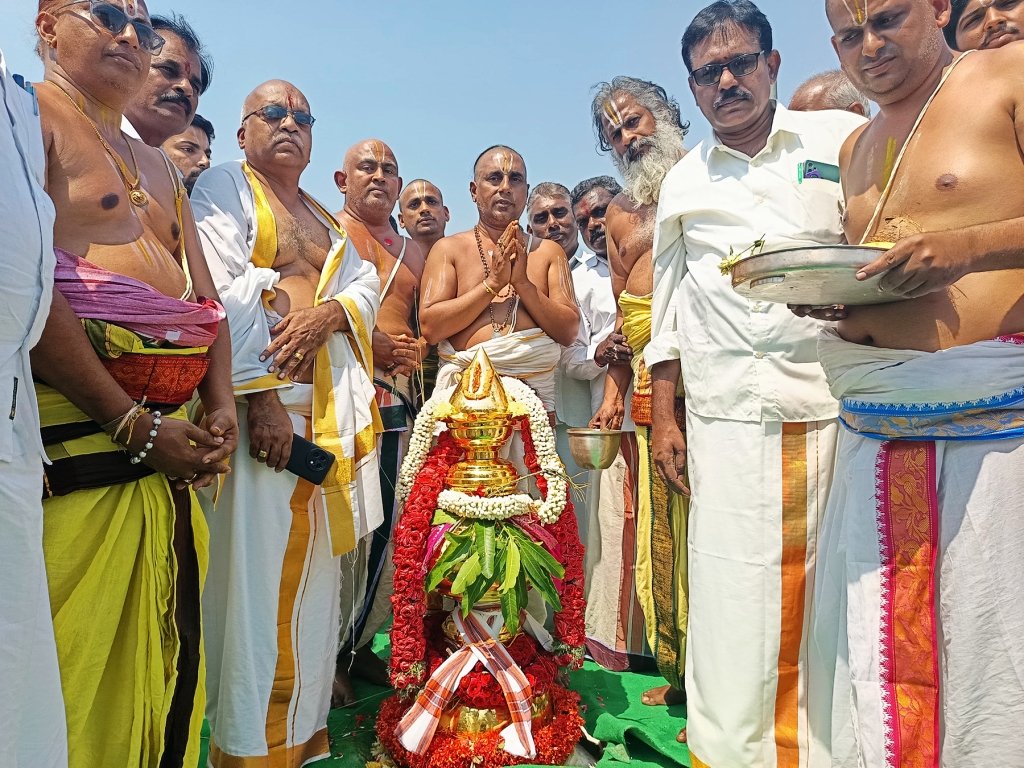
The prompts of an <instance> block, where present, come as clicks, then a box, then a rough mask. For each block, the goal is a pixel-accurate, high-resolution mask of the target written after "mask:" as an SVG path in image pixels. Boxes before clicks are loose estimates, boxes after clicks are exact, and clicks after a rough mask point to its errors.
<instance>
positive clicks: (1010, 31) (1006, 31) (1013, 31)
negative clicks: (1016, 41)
mask: <svg viewBox="0 0 1024 768" xmlns="http://www.w3.org/2000/svg"><path fill="white" fill-rule="evenodd" d="M1002 35H1020V30H1019V29H1017V28H1015V27H1007V26H1002V27H999V28H998V29H994V30H993V31H992V32H991V34H989V35H986V36H985V39H984V41H982V43H981V47H982V48H984V47H985V46H987V45H988V44H989V43H990V42H992V41H993V40H995V39H996V38H997V37H1000V36H1002Z"/></svg>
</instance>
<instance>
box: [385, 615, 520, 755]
mask: <svg viewBox="0 0 1024 768" xmlns="http://www.w3.org/2000/svg"><path fill="white" fill-rule="evenodd" d="M452 619H453V620H454V621H455V626H456V628H457V629H458V631H459V634H460V635H461V637H462V642H463V646H462V648H460V649H459V650H458V651H456V652H455V653H453V654H452V655H451V656H449V657H448V659H447V660H446V661H445V662H444V663H443V664H442V665H441V666H440V667H438V668H437V671H435V672H434V674H433V675H431V676H430V679H429V680H427V684H426V686H425V687H424V688H423V691H422V692H421V693H420V695H419V696H417V697H416V701H415V702H414V703H413V705H412V707H411V708H410V709H409V711H408V712H406V714H405V716H404V717H403V718H402V720H401V722H399V724H398V727H397V728H396V729H395V735H396V736H398V739H399V741H400V742H401V744H402V746H403V747H405V748H406V749H407V750H409V751H410V752H412V753H413V754H416V755H422V754H425V753H426V751H427V750H428V749H429V748H430V743H431V742H432V741H433V740H434V733H435V732H436V731H437V726H438V723H439V722H440V720H441V715H442V713H443V712H444V710H445V707H447V706H448V703H449V702H450V701H451V698H452V696H454V695H455V691H456V690H458V687H459V683H460V682H461V681H462V678H463V677H465V676H466V675H467V674H469V672H470V671H471V670H472V669H473V667H474V666H476V663H477V662H478V661H479V662H480V663H481V664H483V665H484V668H485V669H486V670H487V671H488V672H490V673H491V674H492V675H494V677H495V679H496V680H497V681H498V685H499V686H500V687H501V690H502V693H504V694H505V703H506V704H507V705H508V711H509V714H510V715H511V717H512V723H511V724H510V725H508V726H506V727H505V728H504V729H503V730H502V731H501V737H502V738H503V739H504V740H505V751H506V752H508V753H509V754H510V755H515V756H516V757H525V758H531V759H532V758H534V757H536V756H537V747H536V745H535V744H534V742H533V713H532V710H531V700H532V698H533V691H532V689H531V687H530V682H529V680H527V679H526V675H525V674H524V673H523V670H522V669H520V668H519V665H518V664H516V663H515V661H514V660H513V659H512V656H511V655H510V654H509V652H508V649H506V648H505V646H504V645H502V644H501V643H500V642H498V640H497V639H496V636H497V634H498V633H499V632H500V631H501V627H502V624H503V620H502V616H501V613H500V612H496V613H484V612H482V611H472V612H471V613H470V614H469V616H468V617H467V618H466V619H463V618H462V614H461V612H460V610H459V609H458V608H456V609H455V610H454V611H452Z"/></svg>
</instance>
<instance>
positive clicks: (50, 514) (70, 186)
mask: <svg viewBox="0 0 1024 768" xmlns="http://www.w3.org/2000/svg"><path fill="white" fill-rule="evenodd" d="M36 31H37V33H38V35H39V37H40V40H41V47H42V50H43V51H44V54H45V56H46V59H47V61H46V80H45V82H44V83H41V84H39V85H38V86H37V92H38V95H39V102H40V104H39V106H40V116H41V119H42V127H43V140H44V144H45V146H46V147H47V148H48V150H49V154H48V165H47V169H46V171H47V191H48V193H49V195H50V197H51V198H52V200H53V204H54V207H55V209H56V223H55V225H54V228H53V233H54V245H55V253H56V258H57V270H56V274H55V282H56V286H57V288H58V289H59V290H58V292H56V293H55V295H54V302H53V309H52V310H51V313H50V318H49V320H48V322H47V326H46V329H45V331H44V334H43V338H42V341H41V343H40V344H39V345H38V346H37V347H36V349H35V350H34V352H33V356H32V369H33V370H32V372H33V376H34V378H35V379H36V390H37V393H38V394H39V402H40V404H41V405H40V417H41V423H42V434H43V441H44V443H45V444H46V448H47V454H48V456H49V458H50V460H51V462H52V463H51V464H50V465H48V466H47V467H46V481H45V488H46V490H45V499H44V502H43V509H44V517H43V522H44V529H43V547H44V552H45V555H46V559H47V575H48V579H49V587H50V599H51V603H52V609H53V612H54V616H55V617H56V618H55V621H54V629H55V635H56V640H57V649H58V654H59V657H60V672H61V681H62V684H63V690H64V694H65V699H66V701H67V702H68V706H67V723H68V742H69V763H70V765H71V766H72V767H73V768H91V766H95V765H132V766H135V765H157V764H161V763H163V764H177V765H184V764H195V760H197V759H198V753H199V736H200V732H201V728H202V719H203V709H204V702H205V681H204V680H203V679H202V677H201V675H200V670H201V667H202V663H203V661H202V638H201V635H200V615H199V614H200V611H199V588H200V577H201V574H202V573H203V572H204V571H205V562H204V560H203V556H204V554H205V552H206V524H205V522H204V521H203V519H202V514H201V511H200V510H199V507H198V504H196V503H195V496H194V494H193V492H192V486H197V487H202V486H203V485H206V484H209V483H212V482H213V481H214V480H215V478H216V475H217V474H221V473H225V472H227V471H228V466H227V464H226V463H225V462H224V459H226V458H227V456H228V455H230V453H231V452H232V451H233V450H234V447H235V445H236V443H237V427H236V425H235V418H236V417H235V410H234V401H233V397H232V392H231V380H230V371H231V369H230V350H231V343H230V338H229V337H228V334H227V327H226V323H223V322H222V320H223V311H222V310H221V308H220V306H219V305H218V304H217V303H216V302H215V301H212V300H203V299H200V298H198V297H200V296H203V297H214V298H215V297H216V296H217V291H216V288H215V287H214V285H213V281H212V280H211V278H210V274H209V270H208V269H207V266H206V262H205V259H203V257H202V251H201V249H200V247H199V243H198V239H197V237H196V234H195V225H194V223H193V220H192V214H191V209H190V208H189V207H188V203H187V199H186V198H185V195H184V188H183V187H182V185H181V183H180V181H179V179H178V175H177V172H176V171H175V169H174V168H173V167H172V166H170V164H169V162H168V160H167V159H166V157H165V156H164V155H163V154H162V153H161V152H160V151H158V150H156V149H153V148H151V147H148V146H146V145H145V144H143V143H141V142H139V141H136V140H133V139H129V138H127V137H126V136H125V135H124V134H123V133H122V131H121V121H122V116H123V109H124V107H125V105H126V103H127V101H128V99H129V98H131V96H132V95H133V94H134V93H135V92H136V91H137V90H138V88H139V87H140V86H141V84H142V82H143V80H144V79H145V77H146V72H147V70H148V68H149V62H150V58H151V56H152V53H153V52H154V51H155V50H159V48H160V44H161V40H160V37H159V35H157V34H156V32H155V31H154V30H153V29H152V27H151V25H150V23H149V16H148V12H147V11H146V7H145V6H144V5H142V4H141V3H140V4H136V3H134V2H132V1H131V0H125V1H124V2H117V3H94V2H80V3H60V2H47V0H43V2H41V3H40V5H39V14H38V16H37V19H36ZM83 325H84V326H85V330H87V331H88V335H86V333H85V332H83ZM222 331H223V332H222ZM197 390H198V392H199V395H200V398H201V400H202V402H203V407H204V409H205V411H206V421H205V424H204V426H203V428H200V427H199V426H195V425H192V424H191V423H189V422H188V421H187V419H186V409H185V407H184V406H185V405H186V404H187V403H189V402H190V401H191V400H192V398H193V395H194V393H195V392H196V391H197Z"/></svg>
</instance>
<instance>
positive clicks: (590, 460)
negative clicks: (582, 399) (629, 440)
mask: <svg viewBox="0 0 1024 768" xmlns="http://www.w3.org/2000/svg"><path fill="white" fill-rule="evenodd" d="M568 435H569V450H570V451H571V452H572V457H573V459H575V461H576V464H577V465H578V466H579V467H580V468H581V469H608V467H610V466H611V465H612V463H613V462H614V461H615V457H616V455H618V453H619V443H620V442H621V441H622V430H621V429H586V428H579V429H570V430H568Z"/></svg>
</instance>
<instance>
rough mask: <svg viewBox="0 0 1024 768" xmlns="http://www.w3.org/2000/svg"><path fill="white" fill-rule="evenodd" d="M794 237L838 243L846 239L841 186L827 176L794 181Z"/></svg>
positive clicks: (810, 240)
mask: <svg viewBox="0 0 1024 768" xmlns="http://www.w3.org/2000/svg"><path fill="white" fill-rule="evenodd" d="M793 188H794V193H795V194H794V202H793V205H794V210H793V223H794V224H796V227H795V229H796V231H795V232H794V233H793V236H794V239H799V240H806V241H808V242H812V243H838V242H841V241H842V239H843V234H844V233H843V210H842V198H843V190H842V187H841V186H840V185H839V184H838V183H836V182H834V181H827V180H825V179H804V181H803V182H802V183H796V182H793Z"/></svg>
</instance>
